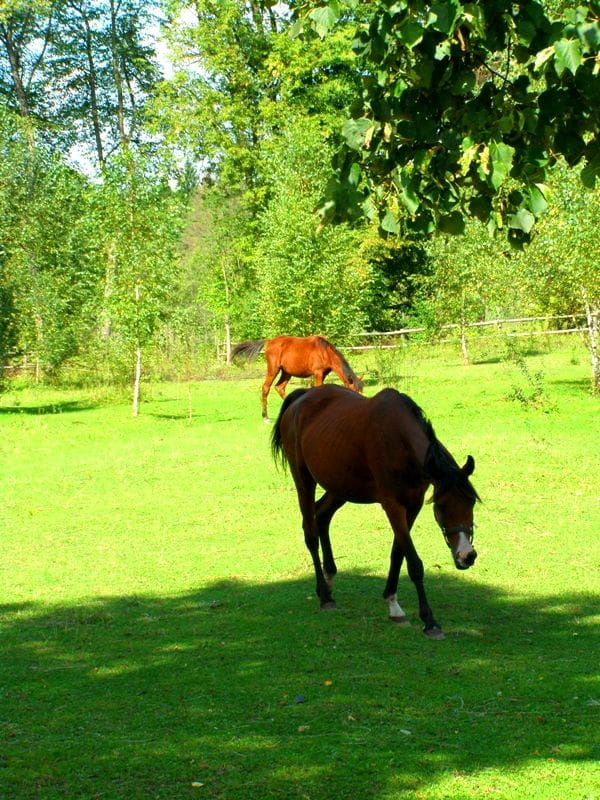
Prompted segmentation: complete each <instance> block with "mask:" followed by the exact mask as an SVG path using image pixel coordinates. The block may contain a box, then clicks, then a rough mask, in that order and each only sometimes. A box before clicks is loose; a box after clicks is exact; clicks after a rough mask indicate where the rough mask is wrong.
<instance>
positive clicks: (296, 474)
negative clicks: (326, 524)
mask: <svg viewBox="0 0 600 800" xmlns="http://www.w3.org/2000/svg"><path fill="white" fill-rule="evenodd" d="M290 466H291V465H290ZM292 475H293V478H294V482H295V484H296V490H297V492H298V503H299V505H300V511H301V513H302V528H303V530H304V542H305V544H306V547H307V548H308V552H309V553H310V555H311V557H312V561H313V566H314V568H315V577H316V580H317V586H316V591H317V596H318V598H319V600H320V601H321V608H322V609H324V610H328V609H331V608H335V601H334V599H333V597H332V596H331V587H330V584H329V582H328V580H327V578H326V577H325V573H324V572H323V568H322V566H321V561H320V559H319V533H318V530H317V519H316V504H315V489H316V483H315V480H314V478H313V477H312V475H311V474H310V472H309V471H308V470H307V469H306V468H304V469H303V468H302V467H299V468H295V469H293V470H292Z"/></svg>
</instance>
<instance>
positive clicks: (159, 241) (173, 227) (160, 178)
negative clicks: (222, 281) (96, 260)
mask: <svg viewBox="0 0 600 800" xmlns="http://www.w3.org/2000/svg"><path fill="white" fill-rule="evenodd" d="M159 168H160V165H159ZM180 203H181V198H180V197H179V196H178V195H177V194H176V193H174V192H173V191H171V189H170V188H169V185H168V180H167V176H166V175H163V174H161V173H160V171H159V170H158V171H157V169H156V165H154V164H152V163H148V162H147V161H145V160H143V159H142V158H140V157H136V156H134V154H133V153H131V152H124V153H123V155H122V157H120V158H118V159H114V160H113V162H112V163H111V164H110V166H109V167H108V168H107V169H106V170H105V171H104V182H103V184H102V185H101V186H99V187H98V189H97V194H96V198H95V204H96V211H95V213H96V214H97V218H98V219H100V220H101V222H102V224H101V226H100V225H97V226H96V236H97V237H98V238H99V241H97V242H96V244H95V246H96V247H97V248H98V249H99V250H100V251H101V252H102V254H103V261H104V270H105V271H104V289H103V307H104V313H103V315H102V329H103V336H104V338H105V341H106V342H107V345H108V346H109V347H113V348H117V350H121V351H122V352H123V353H124V355H125V358H126V360H127V362H128V365H129V370H128V371H129V372H130V374H131V371H132V372H133V380H132V383H133V400H132V409H133V414H134V416H137V415H138V413H139V401H140V382H141V377H142V367H143V355H144V352H145V351H146V349H147V348H148V346H149V345H150V343H151V342H152V341H153V338H154V336H155V335H156V333H157V330H158V326H159V323H160V322H161V321H162V320H164V319H165V317H166V315H167V313H168V311H169V309H170V308H171V307H172V299H173V295H174V291H175V285H176V278H177V266H178V261H177V243H178V240H179V233H180V226H181V220H182V213H181V207H180ZM131 368H133V369H132V370H131Z"/></svg>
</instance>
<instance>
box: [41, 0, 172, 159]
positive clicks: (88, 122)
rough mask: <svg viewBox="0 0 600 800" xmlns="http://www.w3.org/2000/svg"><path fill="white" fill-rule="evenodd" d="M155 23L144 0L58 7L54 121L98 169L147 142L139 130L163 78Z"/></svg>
mask: <svg viewBox="0 0 600 800" xmlns="http://www.w3.org/2000/svg"><path fill="white" fill-rule="evenodd" d="M155 22H156V18H155V15H154V14H153V12H152V7H151V6H150V7H149V6H148V4H147V3H144V2H142V1H141V0H62V2H60V3H58V4H57V9H56V27H57V35H56V36H55V39H54V43H53V47H52V49H51V52H50V58H49V63H48V70H49V78H50V82H51V88H52V93H53V96H54V98H55V100H56V107H57V117H58V118H59V120H60V125H61V129H62V130H65V129H68V130H69V131H70V132H71V140H72V142H73V141H74V142H75V143H77V145H78V147H79V148H83V150H84V151H85V154H86V155H92V154H93V155H94V156H95V159H96V161H97V164H98V166H99V167H102V166H104V164H105V163H106V161H107V159H108V158H109V157H110V155H111V153H113V152H115V151H117V150H118V149H119V148H129V147H131V145H132V144H138V145H140V144H143V143H144V141H146V142H147V141H148V137H147V135H146V137H144V135H143V133H142V130H141V121H142V114H143V108H144V103H145V101H146V99H147V97H148V95H149V93H150V92H151V91H152V90H153V88H154V86H155V84H156V83H157V81H158V79H159V77H160V72H159V69H158V65H157V61H156V57H155V53H154V49H153V47H152V45H151V44H150V43H149V42H148V41H147V30H148V28H149V27H151V26H152V24H154V23H155ZM92 142H93V144H92ZM90 145H92V146H91V147H90Z"/></svg>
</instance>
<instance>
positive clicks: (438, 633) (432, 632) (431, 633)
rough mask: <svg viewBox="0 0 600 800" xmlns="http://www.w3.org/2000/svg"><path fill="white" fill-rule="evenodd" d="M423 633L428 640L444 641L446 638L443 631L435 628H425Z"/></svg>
mask: <svg viewBox="0 0 600 800" xmlns="http://www.w3.org/2000/svg"><path fill="white" fill-rule="evenodd" d="M423 633H424V634H425V636H428V637H429V638H430V639H445V638H446V636H445V634H444V631H443V630H442V629H441V628H438V627H437V626H436V627H435V628H426V629H425V630H424V631H423Z"/></svg>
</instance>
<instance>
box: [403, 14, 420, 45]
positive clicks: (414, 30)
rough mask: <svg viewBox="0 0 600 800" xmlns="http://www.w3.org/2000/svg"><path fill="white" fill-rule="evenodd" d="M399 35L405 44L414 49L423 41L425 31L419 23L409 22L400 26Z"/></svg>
mask: <svg viewBox="0 0 600 800" xmlns="http://www.w3.org/2000/svg"><path fill="white" fill-rule="evenodd" d="M399 33H400V39H401V41H402V42H403V44H405V45H406V46H407V47H410V48H411V49H412V48H413V47H414V46H415V45H417V44H419V42H420V41H421V40H422V38H423V33H424V30H423V27H422V26H421V25H419V23H418V22H413V21H412V20H407V21H406V22H404V23H403V24H402V25H401V26H400V29H399Z"/></svg>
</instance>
